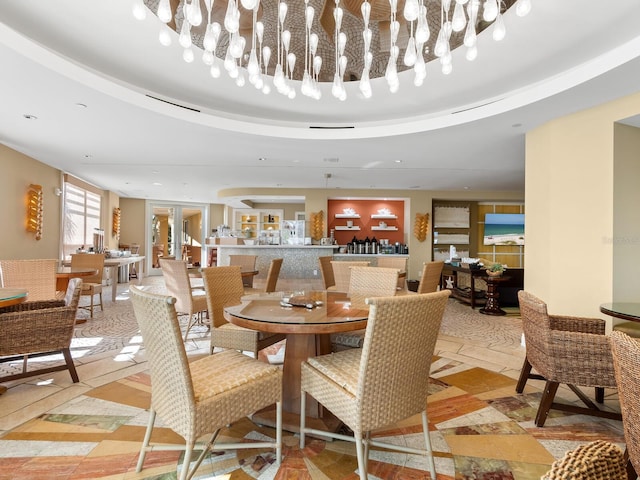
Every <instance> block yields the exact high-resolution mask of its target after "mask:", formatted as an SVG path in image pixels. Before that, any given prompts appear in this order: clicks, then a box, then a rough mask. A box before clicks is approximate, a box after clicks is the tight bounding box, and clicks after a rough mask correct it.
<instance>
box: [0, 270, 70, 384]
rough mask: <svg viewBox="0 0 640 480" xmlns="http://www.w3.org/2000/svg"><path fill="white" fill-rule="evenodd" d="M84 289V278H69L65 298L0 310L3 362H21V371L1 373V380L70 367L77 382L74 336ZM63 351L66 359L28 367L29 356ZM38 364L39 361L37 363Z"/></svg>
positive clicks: (0, 352) (0, 348)
mask: <svg viewBox="0 0 640 480" xmlns="http://www.w3.org/2000/svg"><path fill="white" fill-rule="evenodd" d="M81 291H82V280H80V279H79V278H72V279H71V280H69V285H68V286H67V291H66V295H65V298H64V300H62V301H59V300H41V301H32V302H24V303H19V304H17V305H12V306H10V307H5V308H3V309H2V313H0V357H2V358H0V363H8V362H16V361H21V362H22V372H20V373H16V374H10V375H6V376H3V377H0V382H8V381H10V380H17V379H19V378H26V377H32V376H37V375H44V374H45V373H51V372H59V371H62V370H69V374H70V375H71V379H72V380H73V382H74V383H77V382H78V381H79V380H78V373H77V372H76V367H75V365H74V363H73V358H72V357H71V350H70V348H71V340H72V339H73V331H74V329H75V324H76V314H77V312H78V303H79V301H80V292H81ZM58 353H61V354H62V356H63V357H64V360H65V363H64V364H62V365H57V366H53V367H44V368H38V369H35V370H28V360H29V359H30V358H36V357H44V356H50V355H54V354H58ZM36 365H37V364H36Z"/></svg>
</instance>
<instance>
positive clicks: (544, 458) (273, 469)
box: [0, 358, 624, 480]
mask: <svg viewBox="0 0 640 480" xmlns="http://www.w3.org/2000/svg"><path fill="white" fill-rule="evenodd" d="M514 388H515V381H514V380H513V379H511V378H508V377H506V376H504V375H501V374H498V373H494V372H490V371H488V370H484V369H481V368H475V367H470V366H467V365H464V364H462V363H460V362H457V361H453V360H449V359H445V358H434V359H433V364H432V373H431V381H430V396H429V399H428V411H429V430H430V435H431V439H432V442H433V446H434V450H435V461H436V469H437V473H438V476H437V478H438V479H439V480H444V479H465V480H466V479H469V480H471V479H486V480H489V479H491V480H502V479H513V480H534V479H536V480H537V479H539V478H540V476H541V475H542V474H543V473H544V472H545V471H546V470H547V469H548V468H549V466H550V464H551V463H552V462H553V461H554V459H555V458H559V457H561V456H562V454H563V453H564V452H565V451H566V450H568V449H570V448H573V447H575V446H577V445H579V444H582V443H586V442H589V441H592V440H596V439H604V440H608V441H610V442H614V443H617V444H620V445H621V446H623V442H624V439H623V433H622V427H621V424H620V422H616V421H610V420H603V419H598V420H594V419H592V418H585V417H583V416H580V415H566V414H564V413H560V412H559V413H556V412H553V413H552V415H551V416H550V418H549V420H548V421H547V424H546V425H545V427H544V428H537V427H535V426H534V425H533V422H532V419H533V418H534V415H535V411H536V408H537V405H538V402H539V398H540V392H539V391H537V390H534V389H530V390H528V391H527V393H525V394H523V395H517V394H515V390H514ZM398 401H402V399H398ZM149 402H150V378H149V376H148V375H147V374H146V373H141V374H136V375H133V376H129V377H127V378H124V379H122V380H119V381H116V382H112V383H110V384H107V385H104V386H102V387H99V388H95V389H93V390H91V391H89V392H88V393H87V394H85V395H82V396H80V397H77V398H75V399H73V400H70V401H68V402H66V403H65V404H63V405H61V406H59V407H57V408H54V409H52V410H51V411H49V412H47V413H46V414H45V415H41V416H39V417H38V418H34V419H32V420H30V421H28V422H26V423H24V424H23V425H21V426H19V427H17V428H15V429H13V430H11V431H9V432H7V434H6V435H4V437H3V438H1V439H0V480H1V479H15V480H20V479H40V478H42V479H45V478H46V479H49V478H55V479H60V480H64V479H89V478H90V479H103V480H112V479H131V478H137V479H171V478H176V471H179V470H180V469H181V468H182V466H181V461H182V460H181V453H180V452H171V451H169V452H166V451H165V452H152V453H150V454H149V455H148V456H147V460H146V462H145V468H144V470H143V471H142V472H141V474H139V475H136V474H135V464H136V461H137V455H138V449H139V447H140V443H141V441H142V437H143V434H144V430H145V426H146V423H147V418H148V411H147V410H146V409H147V408H148V407H149ZM420 425H421V424H420V417H419V416H416V417H413V418H410V419H407V420H406V421H404V422H402V423H401V424H398V425H393V426H390V427H389V428H386V429H382V430H379V431H377V432H376V433H375V436H376V437H380V438H384V439H385V440H387V441H391V442H396V443H400V444H404V445H409V446H419V445H420V444H421V443H420V442H421V433H420V429H421V426H420ZM159 426H162V423H161V421H160V424H159ZM265 437H268V438H273V437H274V431H273V429H271V428H267V427H260V426H257V425H255V424H253V423H252V422H251V421H250V420H249V419H245V420H242V421H240V422H237V423H236V424H234V425H232V426H231V427H230V428H228V429H226V430H225V431H224V432H223V433H222V437H221V438H222V439H223V440H224V439H230V440H235V441H237V440H240V439H247V440H249V439H259V438H265ZM154 438H155V440H159V441H162V442H165V443H169V444H181V443H182V439H181V438H180V437H179V436H177V435H176V434H175V433H173V432H172V431H170V430H168V429H166V428H160V429H159V431H157V434H156V435H155V436H154ZM284 443H285V448H284V460H283V462H282V464H281V465H280V466H279V467H278V466H277V465H275V463H274V460H275V459H274V454H273V452H272V451H269V450H245V451H242V452H240V453H239V452H237V451H225V452H222V453H216V454H213V455H210V456H208V457H207V460H206V461H205V462H204V464H203V465H202V466H201V467H200V469H199V471H198V473H197V475H196V476H195V477H194V478H197V479H234V480H235V479H252V478H253V479H260V480H271V479H281V480H282V479H287V480H289V479H290V480H294V479H295V480H299V479H303V480H304V479H310V480H327V479H332V480H340V479H342V480H356V479H357V478H358V477H357V461H356V458H355V450H354V447H353V444H351V443H349V442H342V441H333V442H325V441H322V440H316V439H311V440H310V441H309V442H308V444H307V446H306V447H305V448H304V449H300V448H299V447H298V437H297V436H296V435H295V434H293V433H289V432H285V435H284ZM426 470H427V468H426V461H425V459H424V458H422V457H419V456H416V455H410V454H404V453H392V452H389V451H380V450H377V449H373V450H372V451H371V453H370V462H369V474H370V477H369V478H374V479H376V478H377V479H385V480H401V479H402V480H406V479H427V478H429V474H428V473H427V471H426Z"/></svg>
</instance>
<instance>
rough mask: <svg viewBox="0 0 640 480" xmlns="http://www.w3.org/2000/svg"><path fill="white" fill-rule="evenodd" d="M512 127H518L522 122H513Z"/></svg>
mask: <svg viewBox="0 0 640 480" xmlns="http://www.w3.org/2000/svg"><path fill="white" fill-rule="evenodd" d="M511 126H512V127H513V128H518V127H521V126H522V124H521V123H514V124H513V125H511Z"/></svg>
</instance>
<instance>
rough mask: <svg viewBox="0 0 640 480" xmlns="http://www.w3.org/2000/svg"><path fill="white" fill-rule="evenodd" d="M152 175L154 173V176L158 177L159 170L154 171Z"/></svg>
mask: <svg viewBox="0 0 640 480" xmlns="http://www.w3.org/2000/svg"><path fill="white" fill-rule="evenodd" d="M151 173H153V174H154V175H157V174H158V173H160V172H159V171H158V170H152V171H151Z"/></svg>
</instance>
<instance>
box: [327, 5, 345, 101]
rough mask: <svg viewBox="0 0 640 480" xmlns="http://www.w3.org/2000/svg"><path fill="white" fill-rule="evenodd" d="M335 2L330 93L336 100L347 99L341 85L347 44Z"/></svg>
mask: <svg viewBox="0 0 640 480" xmlns="http://www.w3.org/2000/svg"><path fill="white" fill-rule="evenodd" d="M335 1H336V8H334V10H333V20H334V21H335V30H334V38H333V41H334V44H335V56H334V57H335V58H334V61H335V66H336V68H335V73H334V74H333V86H332V87H331V93H332V94H333V96H334V97H336V98H337V99H338V100H342V101H344V100H346V99H347V91H346V89H345V88H344V84H343V80H342V79H343V75H344V71H345V69H346V66H347V57H345V56H344V49H345V47H346V44H347V36H346V34H345V33H344V32H342V31H341V30H342V17H343V15H344V12H343V10H342V7H340V0H335Z"/></svg>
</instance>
